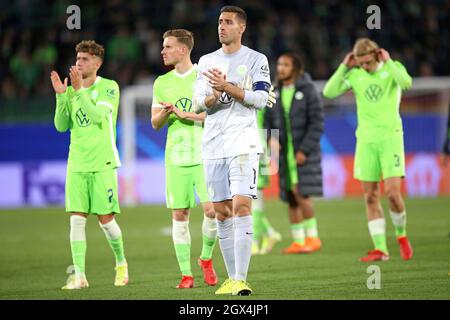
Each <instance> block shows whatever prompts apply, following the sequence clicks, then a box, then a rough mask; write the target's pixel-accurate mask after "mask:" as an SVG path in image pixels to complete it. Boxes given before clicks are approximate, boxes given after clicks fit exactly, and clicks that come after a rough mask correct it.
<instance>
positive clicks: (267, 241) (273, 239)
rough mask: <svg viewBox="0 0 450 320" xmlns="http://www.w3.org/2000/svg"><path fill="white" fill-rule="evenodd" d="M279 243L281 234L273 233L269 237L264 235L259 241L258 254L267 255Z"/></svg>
mask: <svg viewBox="0 0 450 320" xmlns="http://www.w3.org/2000/svg"><path fill="white" fill-rule="evenodd" d="M280 241H281V234H280V233H278V232H276V231H275V232H273V233H272V234H271V235H264V236H263V238H262V241H261V249H260V251H259V254H267V253H269V252H270V251H272V249H273V246H274V245H275V244H276V243H277V242H280Z"/></svg>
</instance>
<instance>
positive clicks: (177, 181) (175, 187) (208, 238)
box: [152, 29, 217, 289]
mask: <svg viewBox="0 0 450 320" xmlns="http://www.w3.org/2000/svg"><path fill="white" fill-rule="evenodd" d="M163 39H164V42H163V50H162V51H161V54H162V57H163V60H164V64H165V65H166V66H174V70H172V71H170V72H168V73H166V74H164V75H162V76H159V77H158V78H157V79H156V80H155V82H154V84H153V103H152V126H153V128H154V129H157V130H159V129H161V128H162V127H163V126H164V125H165V124H166V123H168V132H167V143H166V153H165V162H166V203H167V207H168V208H169V209H172V237H173V243H174V246H175V253H176V256H177V260H178V264H179V267H180V270H181V274H182V278H181V282H180V283H179V285H178V286H177V288H180V289H184V288H192V287H194V278H193V274H192V270H191V261H190V260H191V235H190V232H189V211H190V209H191V208H194V207H195V205H196V204H195V193H194V189H195V191H196V192H197V195H198V197H199V199H200V202H201V203H202V207H203V212H204V218H203V224H202V238H203V247H202V252H201V254H200V258H199V259H198V264H199V265H200V267H201V269H202V271H203V278H204V281H205V282H206V283H207V284H208V285H211V286H214V285H216V284H217V275H216V272H215V270H214V267H213V264H212V253H213V248H214V245H215V244H216V235H217V225H216V220H215V211H214V208H213V205H212V203H211V202H210V201H209V198H208V193H207V191H206V184H205V179H204V173H203V164H202V157H201V148H202V145H201V141H202V133H203V127H202V123H203V121H204V120H205V112H203V113H200V114H196V113H194V112H193V111H191V107H192V94H193V87H194V84H195V80H196V79H197V65H194V64H192V62H191V57H190V55H191V50H192V48H193V46H194V37H193V34H192V33H191V32H190V31H188V30H185V29H175V30H168V31H166V32H165V33H164V35H163Z"/></svg>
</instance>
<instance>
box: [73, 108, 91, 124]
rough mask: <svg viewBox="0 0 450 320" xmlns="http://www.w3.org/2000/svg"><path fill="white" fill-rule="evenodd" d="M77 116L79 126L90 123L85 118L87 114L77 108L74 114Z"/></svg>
mask: <svg viewBox="0 0 450 320" xmlns="http://www.w3.org/2000/svg"><path fill="white" fill-rule="evenodd" d="M75 115H76V118H77V124H78V125H79V126H80V127H87V126H88V125H90V124H91V121H90V120H89V119H88V118H87V114H86V113H84V112H83V110H81V108H80V109H78V110H77V113H76V114H75Z"/></svg>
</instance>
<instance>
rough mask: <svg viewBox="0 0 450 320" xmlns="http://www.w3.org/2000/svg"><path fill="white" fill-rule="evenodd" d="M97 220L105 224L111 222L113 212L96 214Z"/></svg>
mask: <svg viewBox="0 0 450 320" xmlns="http://www.w3.org/2000/svg"><path fill="white" fill-rule="evenodd" d="M97 217H98V221H100V223H101V224H107V223H109V222H111V221H112V220H113V219H114V214H112V213H111V214H104V215H98V216H97Z"/></svg>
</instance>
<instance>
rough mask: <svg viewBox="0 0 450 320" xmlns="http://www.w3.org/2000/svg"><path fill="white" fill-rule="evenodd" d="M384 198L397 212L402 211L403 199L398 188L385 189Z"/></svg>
mask: <svg viewBox="0 0 450 320" xmlns="http://www.w3.org/2000/svg"><path fill="white" fill-rule="evenodd" d="M386 196H387V198H388V199H389V204H390V205H391V207H393V208H395V209H397V211H402V210H403V209H402V207H403V199H402V195H401V192H400V190H399V189H398V188H387V189H386Z"/></svg>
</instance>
